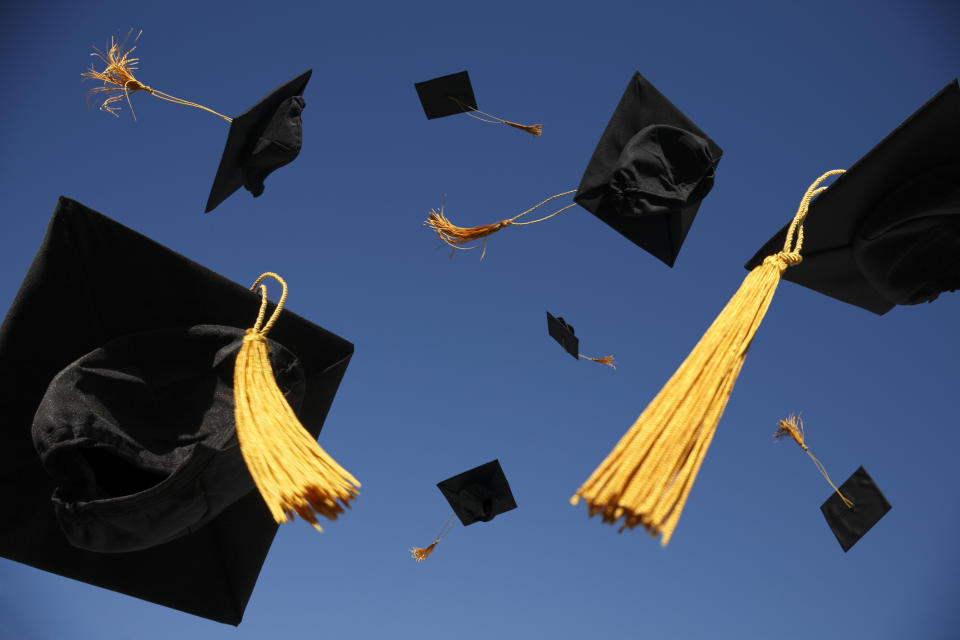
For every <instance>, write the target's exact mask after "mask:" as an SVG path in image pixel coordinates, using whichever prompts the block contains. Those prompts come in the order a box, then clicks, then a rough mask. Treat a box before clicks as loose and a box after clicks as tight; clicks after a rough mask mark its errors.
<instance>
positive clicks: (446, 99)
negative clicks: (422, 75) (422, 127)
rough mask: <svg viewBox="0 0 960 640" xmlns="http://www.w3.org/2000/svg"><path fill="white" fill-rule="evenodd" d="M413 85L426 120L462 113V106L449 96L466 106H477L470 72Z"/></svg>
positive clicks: (461, 72) (452, 74)
mask: <svg viewBox="0 0 960 640" xmlns="http://www.w3.org/2000/svg"><path fill="white" fill-rule="evenodd" d="M413 87H414V89H416V91H417V97H418V98H420V104H421V105H422V106H423V112H424V113H425V114H426V116H427V120H433V119H434V118H443V117H444V116H452V115H456V114H458V113H463V112H464V107H462V106H460V105H459V104H457V102H456V101H454V100H451V99H450V98H456V99H457V100H459V101H460V102H462V103H463V104H464V105H466V107H472V108H474V109H476V108H477V99H476V98H475V97H474V95H473V85H471V84H470V74H469V73H467V72H466V71H460V72H459V73H451V74H450V75H446V76H440V77H439V78H433V79H431V80H425V81H424V82H416V83H414V85H413Z"/></svg>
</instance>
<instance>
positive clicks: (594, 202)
mask: <svg viewBox="0 0 960 640" xmlns="http://www.w3.org/2000/svg"><path fill="white" fill-rule="evenodd" d="M721 155H723V150H722V149H721V148H720V147H719V146H717V144H716V143H715V142H714V141H713V140H711V139H710V138H709V137H708V136H707V134H705V133H704V132H703V131H701V130H700V128H699V127H697V125H695V124H694V123H693V122H692V121H691V120H690V119H689V118H688V117H687V116H685V115H684V114H683V113H682V112H681V111H680V110H679V109H677V108H676V107H675V106H674V105H673V103H671V102H670V101H669V100H667V98H666V97H665V96H664V95H663V94H662V93H660V92H659V91H657V89H656V88H655V87H654V86H653V85H652V84H650V82H649V81H648V80H647V79H646V78H644V77H643V76H642V75H640V74H639V73H635V74H634V76H633V78H632V79H631V80H630V84H629V85H627V89H626V91H625V92H624V94H623V97H622V98H621V99H620V104H618V105H617V108H616V110H615V111H614V112H613V117H611V118H610V122H609V123H608V124H607V128H606V130H604V132H603V136H601V138H600V142H599V143H597V147H596V149H595V150H594V152H593V156H592V157H591V158H590V163H589V164H588V165H587V170H586V171H585V172H584V174H583V178H582V179H581V180H580V186H579V187H578V188H577V194H576V195H575V196H574V201H575V202H576V203H577V204H579V205H580V206H582V207H583V208H584V209H586V210H587V211H589V212H590V213H592V214H594V215H595V216H597V217H598V218H600V219H601V220H603V221H604V222H606V223H607V224H608V225H610V226H611V227H613V228H614V229H616V230H617V231H619V232H620V233H621V234H623V235H624V236H626V237H627V238H628V239H629V240H630V241H631V242H633V243H635V244H636V245H637V246H639V247H641V248H643V249H645V250H646V251H649V252H650V253H652V254H653V255H654V256H656V257H657V258H659V259H660V260H662V261H663V262H665V263H667V264H668V265H669V266H673V263H674V261H675V260H676V258H677V254H678V253H679V252H680V247H681V245H682V244H683V240H684V238H686V237H687V232H688V231H689V230H690V226H691V225H692V224H693V219H694V217H696V215H697V210H698V209H699V208H700V202H701V201H702V200H703V199H704V198H705V197H706V196H707V194H708V193H709V192H710V189H711V188H712V187H713V179H714V171H715V170H716V168H717V164H718V163H719V162H720V156H721Z"/></svg>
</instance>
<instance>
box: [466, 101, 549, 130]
mask: <svg viewBox="0 0 960 640" xmlns="http://www.w3.org/2000/svg"><path fill="white" fill-rule="evenodd" d="M447 97H448V98H450V99H451V100H453V101H454V102H456V103H457V105H458V106H459V107H460V108H461V109H463V112H464V113H465V114H467V115H468V116H470V117H471V118H476V119H477V120H479V121H480V122H489V123H491V124H505V125H507V126H509V127H513V128H514V129H520V130H521V131H526V132H527V133H529V134H530V135H532V136H533V137H537V136H539V135H542V134H543V125H542V124H520V123H519V122H510V121H509V120H504V119H503V118H498V117H497V116H493V115H490V114H489V113H484V112H483V111H480V109H477V108H476V107H471V106H470V105H468V104H464V103H463V102H461V101H460V100H457V99H456V98H454V97H453V96H447ZM478 113H479V114H482V115H485V116H487V117H486V118H481V117H480V116H478V115H476V114H478ZM488 118H489V119H488Z"/></svg>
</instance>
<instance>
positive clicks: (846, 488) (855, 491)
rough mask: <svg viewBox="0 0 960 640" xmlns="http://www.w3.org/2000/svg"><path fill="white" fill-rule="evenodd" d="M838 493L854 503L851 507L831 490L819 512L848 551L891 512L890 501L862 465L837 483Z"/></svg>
mask: <svg viewBox="0 0 960 640" xmlns="http://www.w3.org/2000/svg"><path fill="white" fill-rule="evenodd" d="M840 493H842V494H843V495H845V496H846V497H847V499H849V500H850V501H851V502H853V508H852V509H851V508H848V507H847V506H846V505H845V504H843V501H842V500H841V499H840V496H838V495H837V493H836V491H834V492H833V494H832V495H831V496H830V497H829V498H828V499H827V501H826V502H824V503H823V505H822V506H821V507H820V511H822V512H823V517H824V518H826V519H827V524H828V525H830V529H831V530H832V531H833V535H835V536H837V542H839V543H840V546H841V547H843V550H844V551H848V550H849V549H850V547H852V546H853V545H855V544H857V540H859V539H860V538H862V537H863V536H864V534H865V533H866V532H867V531H869V530H870V528H871V527H872V526H873V525H875V524H877V522H879V521H880V518H882V517H883V516H884V515H885V514H886V513H887V511H890V503H889V502H887V499H886V498H885V497H884V495H883V494H882V493H880V489H878V488H877V485H876V484H874V482H873V478H871V477H870V474H868V473H867V472H866V470H865V469H864V468H863V467H860V468H859V469H857V470H856V471H854V472H853V475H852V476H850V477H849V478H848V479H847V481H846V482H844V483H843V484H842V485H840Z"/></svg>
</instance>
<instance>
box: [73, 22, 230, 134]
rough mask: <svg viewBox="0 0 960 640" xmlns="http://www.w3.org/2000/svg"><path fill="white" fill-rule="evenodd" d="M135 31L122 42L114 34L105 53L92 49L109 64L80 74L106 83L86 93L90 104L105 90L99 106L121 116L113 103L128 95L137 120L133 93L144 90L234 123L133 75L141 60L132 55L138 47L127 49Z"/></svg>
mask: <svg viewBox="0 0 960 640" xmlns="http://www.w3.org/2000/svg"><path fill="white" fill-rule="evenodd" d="M132 33H133V30H132V29H131V30H130V31H129V32H128V33H127V35H126V37H125V38H124V39H123V42H119V43H118V42H117V41H116V40H114V39H113V38H112V37H111V38H110V48H109V49H107V52H106V53H104V52H102V51H100V50H99V49H97V48H96V47H94V48H93V50H94V52H95V53H91V54H90V55H92V56H95V57H97V58H100V60H102V61H103V63H104V64H106V65H107V66H106V68H105V69H104V70H103V71H97V70H96V69H94V67H93V65H92V64H91V65H90V68H89V69H88V70H87V71H85V72H84V73H81V74H80V75H81V76H83V77H85V78H91V79H93V80H100V81H102V82H103V86H102V87H97V88H96V89H91V90H90V91H89V92H88V93H87V103H88V104H89V102H90V97H91V96H93V95H96V94H99V93H104V94H106V95H107V97H106V99H105V100H104V101H103V104H101V105H100V110H101V111H108V112H110V113H112V114H113V115H114V116H116V117H118V118H119V117H120V116H119V115H118V113H117V112H118V111H119V110H120V109H119V107H117V106H115V105H114V103H116V102H119V101H121V100H123V99H124V98H126V100H127V104H128V105H129V106H130V113H131V114H132V115H133V119H134V120H136V119H137V114H136V113H134V111H133V103H131V102H130V94H131V93H136V92H137V91H145V92H147V93H149V94H150V95H152V96H153V97H155V98H160V99H161V100H166V101H167V102H172V103H174V104H182V105H183V106H185V107H195V108H197V109H202V110H203V111H206V112H207V113H212V114H213V115H215V116H217V117H218V118H223V119H224V120H226V121H227V122H233V118H228V117H227V116H225V115H223V114H220V113H217V112H216V111H214V110H213V109H208V108H207V107H205V106H203V105H202V104H197V103H196V102H190V101H189V100H184V99H182V98H177V97H174V96H171V95H170V94H169V93H164V92H163V91H158V90H157V89H154V88H153V87H150V86H147V85H145V84H143V83H142V82H140V81H139V80H137V79H136V78H135V77H134V75H133V72H134V71H136V70H137V64H138V63H139V62H140V58H131V57H130V54H131V53H133V50H134V49H136V47H130V48H129V49H127V41H128V40H129V39H130V34H132ZM142 34H143V31H140V33H138V34H137V37H136V38H134V39H133V41H134V42H136V41H137V40H138V39H139V38H140V36H141V35H142ZM124 49H126V50H124Z"/></svg>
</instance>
